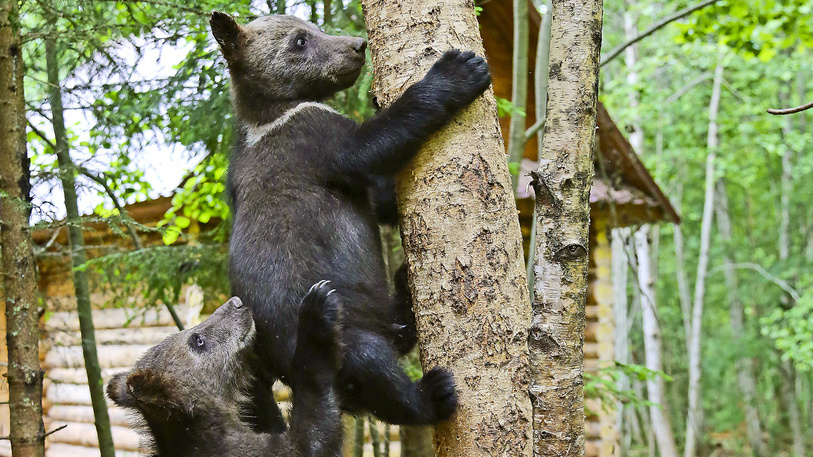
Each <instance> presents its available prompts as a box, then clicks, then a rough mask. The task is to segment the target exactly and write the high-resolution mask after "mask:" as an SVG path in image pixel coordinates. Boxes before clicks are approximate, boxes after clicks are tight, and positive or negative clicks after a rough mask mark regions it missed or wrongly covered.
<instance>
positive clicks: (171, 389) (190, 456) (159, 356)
mask: <svg viewBox="0 0 813 457" xmlns="http://www.w3.org/2000/svg"><path fill="white" fill-rule="evenodd" d="M331 292H332V291H331V289H330V287H329V285H328V283H327V282H325V281H322V282H320V283H317V284H316V285H314V286H313V287H312V289H311V291H310V292H309V293H308V294H307V295H306V296H305V298H304V299H303V300H302V302H301V307H300V311H299V318H300V321H299V323H300V326H301V328H300V329H299V335H298V337H297V342H296V350H295V351H294V357H293V365H294V367H295V368H294V373H295V375H296V376H295V379H294V382H293V385H294V387H295V389H296V395H295V396H294V398H293V409H292V412H291V429H290V431H288V432H284V433H283V432H280V433H258V432H255V431H253V430H251V428H250V427H249V426H247V425H246V424H244V423H243V422H242V420H241V419H240V414H239V412H240V408H242V407H244V406H245V403H246V401H247V400H248V398H246V393H247V388H248V386H249V381H250V379H251V376H250V373H249V372H248V370H247V368H248V366H249V363H248V362H249V360H250V359H251V358H252V357H253V355H252V350H251V346H252V343H253V341H254V337H255V335H256V331H255V328H254V322H253V320H252V316H251V309H250V308H249V307H247V306H244V305H243V303H242V302H241V301H240V299H239V298H237V297H234V298H232V299H230V300H229V301H228V302H226V304H224V305H222V306H221V307H220V308H218V309H217V311H215V312H214V314H212V315H211V316H210V317H209V319H207V320H206V321H205V322H203V323H201V324H199V325H196V326H195V327H193V328H191V329H187V330H184V331H182V332H179V333H176V334H173V335H171V336H169V337H167V338H166V339H165V340H164V341H163V342H161V343H160V344H158V345H157V346H155V347H153V348H151V349H149V350H148V351H147V352H146V353H145V354H144V355H143V356H142V357H141V358H140V359H139V360H138V362H136V366H135V367H134V368H133V369H132V370H130V371H127V372H124V373H119V374H117V375H115V376H114V377H113V378H112V379H111V380H110V382H109V383H108V385H107V395H108V397H110V399H111V400H113V401H114V402H115V403H116V404H117V405H119V406H121V407H124V408H126V409H128V410H129V411H131V412H135V413H138V414H137V415H136V418H137V420H138V423H139V424H140V425H141V426H142V427H141V432H142V436H144V438H146V440H145V443H144V444H145V445H146V446H145V447H147V448H148V449H149V451H150V453H149V454H148V455H150V456H153V457H260V456H277V457H294V456H296V457H339V456H340V455H341V451H342V426H341V414H340V410H339V405H338V399H337V396H336V393H335V392H334V389H333V384H334V376H335V374H336V371H337V369H338V361H339V353H338V352H339V349H338V341H337V331H338V328H337V325H338V316H339V308H340V303H339V298H338V295H336V294H332V293H331Z"/></svg>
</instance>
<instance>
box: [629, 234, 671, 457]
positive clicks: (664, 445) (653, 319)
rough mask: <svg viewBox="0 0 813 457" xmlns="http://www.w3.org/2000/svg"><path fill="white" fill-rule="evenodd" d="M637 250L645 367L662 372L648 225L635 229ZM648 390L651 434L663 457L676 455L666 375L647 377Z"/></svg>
mask: <svg viewBox="0 0 813 457" xmlns="http://www.w3.org/2000/svg"><path fill="white" fill-rule="evenodd" d="M635 253H636V256H637V259H638V289H639V290H640V291H641V305H642V308H643V331H644V352H645V355H646V367H647V368H648V369H650V370H653V371H663V363H662V362H661V328H660V323H659V321H658V312H657V306H656V304H655V290H654V289H653V287H652V277H651V275H650V272H651V266H650V262H651V257H650V254H649V226H644V227H641V228H640V229H638V231H636V232H635ZM646 391H647V396H648V399H649V401H650V402H651V403H652V405H651V406H650V407H649V417H650V420H651V424H652V433H653V434H654V435H655V437H654V438H655V440H654V441H655V442H657V444H658V452H659V454H660V456H661V457H677V448H676V447H675V438H674V436H673V435H672V425H671V424H670V421H669V407H668V405H667V401H666V392H665V389H664V382H663V378H661V377H660V376H658V377H655V378H654V379H648V380H647V382H646ZM650 444H651V442H650Z"/></svg>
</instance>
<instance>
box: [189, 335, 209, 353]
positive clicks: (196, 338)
mask: <svg viewBox="0 0 813 457" xmlns="http://www.w3.org/2000/svg"><path fill="white" fill-rule="evenodd" d="M189 345H190V346H192V349H195V350H198V351H202V350H203V349H205V347H206V341H204V340H203V337H202V336H200V335H198V334H197V333H195V334H193V335H192V337H191V338H189Z"/></svg>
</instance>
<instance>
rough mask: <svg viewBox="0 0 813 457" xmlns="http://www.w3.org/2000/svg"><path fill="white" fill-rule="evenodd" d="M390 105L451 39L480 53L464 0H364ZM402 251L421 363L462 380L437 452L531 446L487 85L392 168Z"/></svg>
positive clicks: (501, 164)
mask: <svg viewBox="0 0 813 457" xmlns="http://www.w3.org/2000/svg"><path fill="white" fill-rule="evenodd" d="M362 6H363V8H364V16H365V21H366V23H367V28H368V33H369V38H370V50H371V53H372V59H373V67H374V70H375V79H374V92H375V95H376V97H377V99H378V101H379V103H380V104H381V106H388V105H389V104H391V103H392V101H393V100H395V99H396V98H397V97H398V96H399V95H400V94H401V93H402V92H403V91H404V90H405V89H406V88H407V87H409V85H410V84H412V83H414V82H417V81H418V80H419V79H420V78H422V77H423V76H424V75H425V74H426V71H427V70H428V69H429V68H430V66H431V65H432V64H434V62H435V61H436V60H437V59H438V57H440V55H441V54H442V53H443V52H444V51H446V50H448V49H452V48H458V49H462V50H471V51H474V52H476V53H477V54H478V55H483V54H484V51H483V46H482V39H481V38H480V34H479V28H478V24H477V18H476V16H475V12H474V6H473V3H472V2H470V1H469V0H421V1H417V0H415V1H407V0H363V1H362ZM397 190H398V203H399V208H400V211H401V217H400V226H401V232H402V239H403V243H404V251H405V254H406V259H407V263H408V265H409V282H410V287H411V289H412V297H413V309H414V310H415V315H416V319H417V323H418V335H419V342H420V348H421V362H422V365H423V367H424V369H430V368H432V367H434V366H437V365H440V366H443V367H446V368H448V369H449V370H450V371H451V372H452V373H453V374H454V375H455V379H456V381H457V391H458V394H459V399H460V403H459V408H458V411H457V413H456V414H455V415H454V416H453V417H452V418H451V419H450V420H449V421H446V422H445V423H442V424H439V425H437V426H436V428H435V445H436V455H437V456H440V457H444V456H454V457H458V456H466V457H478V456H506V457H508V456H510V457H518V456H529V455H530V453H531V448H530V446H528V443H529V438H530V422H531V404H530V402H529V399H528V381H529V379H528V364H529V361H528V343H527V341H528V327H529V325H530V307H529V303H528V293H527V289H526V287H527V286H526V282H525V269H524V262H523V252H522V243H521V241H522V238H521V234H520V230H519V221H518V219H517V216H516V204H515V203H514V195H513V189H512V187H511V179H510V175H509V173H508V166H507V163H506V161H505V149H504V145H503V142H502V136H501V134H500V128H499V124H498V121H497V109H496V102H495V100H494V96H493V93H492V92H490V91H488V92H487V93H486V95H485V96H484V97H480V98H479V99H478V100H477V101H475V102H474V104H472V105H471V106H470V107H469V108H467V109H465V110H464V111H463V112H461V113H460V114H459V115H458V116H457V117H456V118H455V120H454V121H452V123H451V124H450V125H449V126H447V127H446V128H444V129H443V130H442V131H440V132H439V133H437V134H436V135H434V136H433V138H432V139H431V140H430V141H429V142H428V143H427V144H426V145H425V146H424V148H423V150H422V151H421V153H419V155H418V156H417V157H416V158H415V160H413V162H412V164H410V165H409V166H408V167H407V169H406V170H404V171H403V172H402V173H401V175H400V176H399V179H398V189H397Z"/></svg>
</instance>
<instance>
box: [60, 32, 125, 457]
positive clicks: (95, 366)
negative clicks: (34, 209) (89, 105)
mask: <svg viewBox="0 0 813 457" xmlns="http://www.w3.org/2000/svg"><path fill="white" fill-rule="evenodd" d="M45 57H46V65H47V73H48V83H49V91H50V102H51V120H52V122H53V127H54V142H55V144H56V155H57V161H58V162H59V175H60V180H61V181H62V191H63V194H64V195H65V210H66V214H67V216H66V220H67V222H68V240H69V241H70V247H71V265H72V266H73V268H74V270H73V286H74V291H75V293H76V310H77V313H78V315H79V331H80V332H81V334H82V355H83V358H84V361H85V371H86V372H87V377H88V387H89V388H90V398H91V403H92V406H93V418H94V423H95V426H96V435H97V436H98V439H99V451H100V452H101V455H102V457H115V454H116V452H115V448H114V447H113V436H112V434H111V431H110V417H109V416H108V414H107V403H106V402H105V396H104V381H103V380H102V372H101V368H100V366H99V358H98V356H97V353H96V335H95V330H94V328H93V316H92V314H91V307H90V285H89V284H88V277H87V272H86V271H84V270H80V269H76V268H77V267H80V266H82V265H84V264H85V262H86V261H87V255H86V253H85V238H84V234H83V233H82V221H81V220H80V218H79V207H78V205H77V199H76V180H75V176H76V166H75V165H74V164H73V162H72V161H71V157H70V152H69V145H68V136H67V132H66V131H65V121H64V118H63V109H62V90H61V87H60V80H59V64H58V60H57V50H56V44H55V43H54V42H53V41H51V40H46V42H45Z"/></svg>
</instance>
